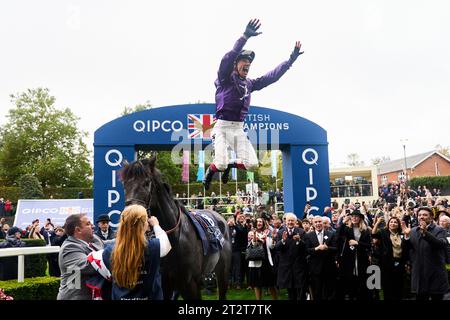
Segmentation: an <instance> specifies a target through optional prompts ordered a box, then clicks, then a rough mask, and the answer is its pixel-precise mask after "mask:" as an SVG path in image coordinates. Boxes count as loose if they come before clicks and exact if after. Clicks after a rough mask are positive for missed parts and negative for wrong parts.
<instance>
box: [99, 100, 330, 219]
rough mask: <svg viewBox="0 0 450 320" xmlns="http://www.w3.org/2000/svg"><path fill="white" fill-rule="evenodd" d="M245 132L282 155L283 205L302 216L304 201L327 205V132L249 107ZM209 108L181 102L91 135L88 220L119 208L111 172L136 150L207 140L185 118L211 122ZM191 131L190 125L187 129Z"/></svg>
mask: <svg viewBox="0 0 450 320" xmlns="http://www.w3.org/2000/svg"><path fill="white" fill-rule="evenodd" d="M250 112H251V113H250V114H249V115H248V116H247V118H246V120H245V126H244V127H245V128H247V129H248V135H249V138H250V140H251V141H252V143H253V144H254V145H255V146H256V145H257V146H258V148H260V149H263V150H270V149H279V150H281V152H282V156H283V186H284V190H283V191H284V204H285V205H284V207H285V211H286V212H294V213H295V214H296V215H297V216H300V217H301V216H303V209H304V206H305V203H306V201H307V200H309V201H310V202H311V204H312V210H311V213H313V214H319V213H322V212H323V209H324V207H325V206H328V205H330V187H329V167H328V142H327V133H326V131H325V130H324V129H323V128H321V127H320V126H319V125H317V124H315V123H314V122H312V121H309V120H307V119H304V118H302V117H299V116H297V115H294V114H291V113H287V112H282V111H278V110H274V109H269V108H263V107H253V106H252V107H251V109H250ZM214 113H215V105H214V104H187V105H176V106H167V107H161V108H154V109H150V110H145V111H141V112H136V113H133V114H130V115H127V116H123V117H121V118H118V119H115V120H113V121H111V122H108V123H106V124H105V125H103V126H102V127H100V128H99V129H97V130H96V131H95V135H94V218H96V217H97V215H99V214H102V213H108V214H109V215H110V216H111V219H112V222H113V223H115V222H117V221H118V215H116V214H120V212H121V211H122V209H123V207H124V195H123V188H122V184H121V182H120V181H119V180H118V176H117V171H118V170H120V164H121V162H122V160H125V159H126V160H128V161H130V162H131V161H133V160H135V159H136V151H137V150H140V149H146V148H147V149H148V148H150V149H151V150H172V149H173V148H178V149H177V150H182V149H184V150H186V149H187V150H198V149H200V148H208V146H210V145H211V140H210V139H209V138H208V137H207V136H205V137H203V136H202V132H201V130H200V131H199V132H197V131H195V130H196V129H195V128H192V129H190V128H189V121H192V120H189V116H190V118H191V119H192V118H193V117H195V118H196V119H200V121H204V123H205V124H207V122H211V121H213V115H214ZM191 127H193V126H192V125H191Z"/></svg>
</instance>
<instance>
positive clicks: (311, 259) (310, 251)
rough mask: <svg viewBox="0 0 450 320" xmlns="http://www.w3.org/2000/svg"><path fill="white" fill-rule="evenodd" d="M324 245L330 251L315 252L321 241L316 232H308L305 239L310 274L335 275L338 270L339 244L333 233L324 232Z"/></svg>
mask: <svg viewBox="0 0 450 320" xmlns="http://www.w3.org/2000/svg"><path fill="white" fill-rule="evenodd" d="M323 232H324V234H323V243H324V244H326V245H327V246H328V250H317V251H316V250H315V249H314V248H316V247H317V246H318V245H319V239H317V234H316V232H315V231H312V232H308V233H307V234H306V235H305V237H304V240H305V246H306V253H307V261H308V270H309V273H310V274H314V275H323V274H330V273H334V272H335V269H336V263H335V258H336V253H337V243H336V237H335V236H334V233H333V232H330V231H323Z"/></svg>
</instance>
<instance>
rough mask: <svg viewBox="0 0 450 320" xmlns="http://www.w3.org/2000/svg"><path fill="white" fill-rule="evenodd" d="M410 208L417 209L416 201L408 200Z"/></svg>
mask: <svg viewBox="0 0 450 320" xmlns="http://www.w3.org/2000/svg"><path fill="white" fill-rule="evenodd" d="M406 204H407V206H408V208H411V209H412V208H415V207H416V202H415V201H414V199H408V201H407V202H406Z"/></svg>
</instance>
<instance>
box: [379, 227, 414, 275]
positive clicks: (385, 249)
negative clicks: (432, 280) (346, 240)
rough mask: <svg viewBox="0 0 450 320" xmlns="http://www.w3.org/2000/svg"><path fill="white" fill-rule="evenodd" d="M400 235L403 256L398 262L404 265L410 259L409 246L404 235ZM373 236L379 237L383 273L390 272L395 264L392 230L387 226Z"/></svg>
mask: <svg viewBox="0 0 450 320" xmlns="http://www.w3.org/2000/svg"><path fill="white" fill-rule="evenodd" d="M400 236H401V239H402V244H401V247H402V256H401V258H400V260H399V261H398V262H400V263H401V264H402V265H404V264H405V263H406V261H407V260H408V246H407V243H406V240H405V238H404V237H403V235H400ZM372 237H373V238H375V239H379V243H378V249H379V255H380V256H379V258H380V267H381V270H382V271H381V273H385V272H389V270H392V266H393V265H394V254H393V250H392V241H391V235H390V231H389V230H388V229H387V228H385V229H381V230H379V231H378V232H377V233H376V234H372ZM383 270H384V271H383Z"/></svg>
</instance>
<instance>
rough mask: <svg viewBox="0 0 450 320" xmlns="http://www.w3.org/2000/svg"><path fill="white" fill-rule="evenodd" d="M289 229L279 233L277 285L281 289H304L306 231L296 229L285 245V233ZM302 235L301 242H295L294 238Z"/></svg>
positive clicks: (281, 230) (305, 275)
mask: <svg viewBox="0 0 450 320" xmlns="http://www.w3.org/2000/svg"><path fill="white" fill-rule="evenodd" d="M287 230H288V229H287V227H283V228H281V229H280V230H279V231H278V234H277V239H278V241H277V243H276V245H275V250H276V251H278V252H279V261H278V273H277V285H278V287H280V288H302V287H303V286H304V284H305V281H306V277H307V265H306V247H305V242H304V241H303V239H304V236H305V231H304V230H303V229H300V228H294V230H293V234H292V236H289V235H288V237H287V239H286V242H285V243H284V244H283V242H282V240H281V239H282V238H283V232H284V231H286V232H287ZM295 234H299V235H300V240H299V241H295V240H294V239H293V236H294V235H295Z"/></svg>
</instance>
